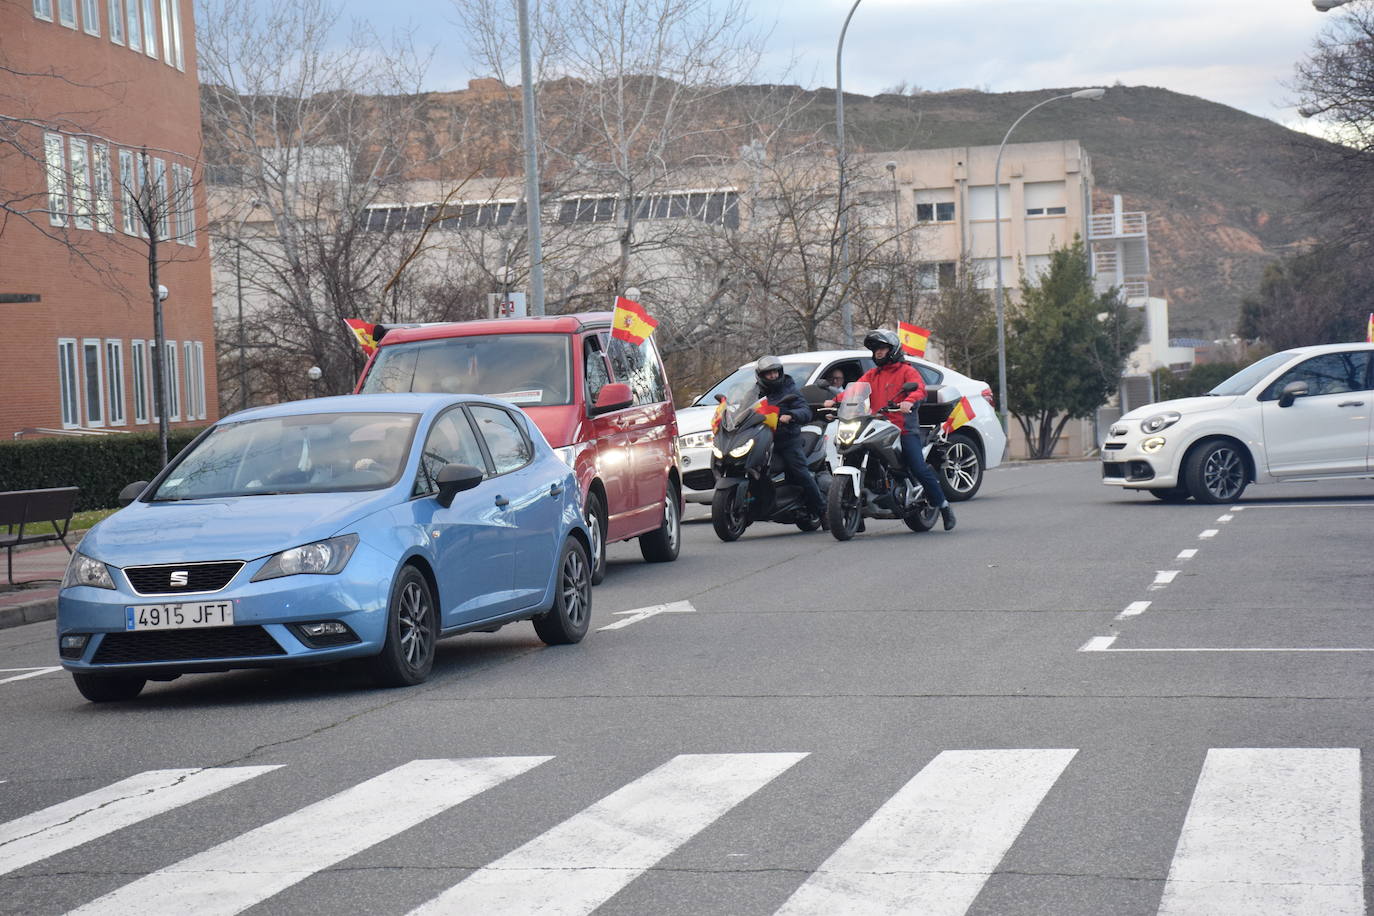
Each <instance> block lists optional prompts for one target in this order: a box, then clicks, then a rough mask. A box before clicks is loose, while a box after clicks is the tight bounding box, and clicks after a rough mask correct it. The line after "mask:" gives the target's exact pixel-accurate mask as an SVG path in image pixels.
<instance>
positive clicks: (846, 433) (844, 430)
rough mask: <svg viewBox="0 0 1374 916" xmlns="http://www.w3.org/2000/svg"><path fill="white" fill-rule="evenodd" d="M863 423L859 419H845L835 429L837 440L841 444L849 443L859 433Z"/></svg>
mask: <svg viewBox="0 0 1374 916" xmlns="http://www.w3.org/2000/svg"><path fill="white" fill-rule="evenodd" d="M861 425H863V424H861V423H860V422H859V421H858V420H845V421H844V422H842V423H841V424H840V425H839V426H838V427H836V429H835V441H836V442H838V443H840V444H841V445H848V444H849V443H851V442H853V441H854V437H855V436H857V435H858V434H859V427H860V426H861Z"/></svg>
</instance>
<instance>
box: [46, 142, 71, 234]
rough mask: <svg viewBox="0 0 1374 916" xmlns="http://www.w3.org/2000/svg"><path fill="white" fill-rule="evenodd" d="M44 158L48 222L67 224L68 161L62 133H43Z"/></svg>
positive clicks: (56, 224) (57, 224) (59, 224)
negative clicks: (46, 180)
mask: <svg viewBox="0 0 1374 916" xmlns="http://www.w3.org/2000/svg"><path fill="white" fill-rule="evenodd" d="M43 158H44V160H45V163H46V169H47V173H48V222H50V223H52V224H53V225H54V226H65V225H67V162H66V154H65V151H64V149H63V143H62V135H61V134H44V135H43Z"/></svg>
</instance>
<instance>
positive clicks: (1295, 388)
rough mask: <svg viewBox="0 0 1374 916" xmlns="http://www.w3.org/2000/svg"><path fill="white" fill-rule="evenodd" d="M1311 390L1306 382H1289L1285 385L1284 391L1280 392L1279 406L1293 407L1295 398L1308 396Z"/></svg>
mask: <svg viewBox="0 0 1374 916" xmlns="http://www.w3.org/2000/svg"><path fill="white" fill-rule="evenodd" d="M1309 390H1310V389H1309V388H1308V387H1307V383H1306V382H1302V381H1298V382H1289V383H1288V384H1287V385H1284V386H1283V391H1281V392H1279V406H1280V407H1292V406H1293V402H1294V401H1295V400H1297V399H1298V398H1305V397H1307V392H1308V391H1309Z"/></svg>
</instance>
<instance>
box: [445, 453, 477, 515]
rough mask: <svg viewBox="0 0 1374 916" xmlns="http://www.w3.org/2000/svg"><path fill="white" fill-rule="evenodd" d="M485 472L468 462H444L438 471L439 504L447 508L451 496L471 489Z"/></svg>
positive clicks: (451, 502) (451, 501)
mask: <svg viewBox="0 0 1374 916" xmlns="http://www.w3.org/2000/svg"><path fill="white" fill-rule="evenodd" d="M484 477H486V474H485V473H483V472H482V469H481V468H475V467H473V466H472V465H470V464H446V465H444V467H443V469H442V470H441V471H439V495H438V496H437V497H436V498H437V499H438V500H439V505H441V506H443V507H444V508H445V509H447V508H448V507H449V506H451V505H453V498H454V497H455V496H457V495H458V494H459V493H461V492H463V491H464V490H471V489H472V488H473V487H475V486H477V485H478V484H479V483H481V482H482V479H483V478H484Z"/></svg>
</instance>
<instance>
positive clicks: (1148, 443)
mask: <svg viewBox="0 0 1374 916" xmlns="http://www.w3.org/2000/svg"><path fill="white" fill-rule="evenodd" d="M1163 447H1164V437H1163V436H1151V437H1150V438H1148V439H1146V440H1145V441H1144V442H1142V443H1140V450H1141V451H1142V452H1145V453H1146V454H1148V455H1153V454H1154V453H1155V452H1157V451H1159V450H1160V449H1162V448H1163Z"/></svg>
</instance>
